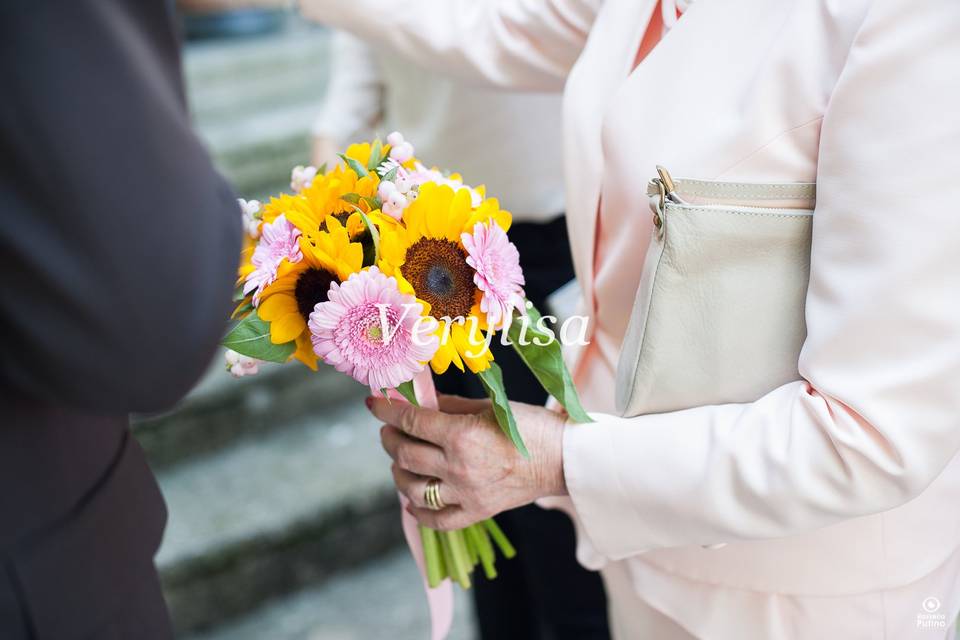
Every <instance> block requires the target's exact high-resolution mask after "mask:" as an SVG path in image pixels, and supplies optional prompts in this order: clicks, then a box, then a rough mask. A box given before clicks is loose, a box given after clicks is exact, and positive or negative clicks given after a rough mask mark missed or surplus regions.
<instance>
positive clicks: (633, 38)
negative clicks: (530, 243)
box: [303, 0, 960, 639]
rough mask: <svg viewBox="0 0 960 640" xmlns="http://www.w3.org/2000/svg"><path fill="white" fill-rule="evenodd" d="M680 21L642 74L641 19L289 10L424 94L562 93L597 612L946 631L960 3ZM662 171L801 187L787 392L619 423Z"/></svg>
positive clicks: (644, 18)
mask: <svg viewBox="0 0 960 640" xmlns="http://www.w3.org/2000/svg"><path fill="white" fill-rule="evenodd" d="M686 4H689V8H688V9H687V10H686V11H685V13H684V15H683V16H682V18H680V20H679V21H677V22H676V24H671V23H672V21H671V20H669V19H668V20H667V26H669V27H670V28H669V30H668V31H667V32H666V34H665V35H664V36H663V37H662V39H659V42H656V40H657V38H654V43H655V44H656V46H654V47H653V48H652V50H651V51H650V52H649V54H648V55H646V57H642V56H639V57H642V60H640V61H639V64H638V65H636V66H635V64H636V62H637V58H638V51H639V49H640V43H641V40H642V39H643V37H644V34H645V33H650V31H649V30H650V29H656V31H655V32H654V35H655V36H659V35H660V30H661V29H662V28H663V27H662V26H661V22H662V19H661V17H660V16H661V11H660V8H659V5H658V3H657V2H656V1H655V0H608V1H607V2H603V3H601V2H599V1H591V0H543V1H541V2H535V1H534V0H489V1H477V0H402V1H400V2H397V1H395V0H304V1H303V7H304V10H305V12H306V13H307V14H308V15H309V16H311V17H314V18H316V19H317V20H319V21H322V22H326V23H330V24H334V25H335V26H340V27H343V28H346V29H349V30H351V31H354V32H356V33H357V34H359V35H361V36H363V37H365V38H367V39H369V40H370V41H372V42H376V43H379V44H380V45H382V46H386V47H390V48H393V49H394V50H396V51H398V52H400V53H401V54H402V55H404V56H408V57H410V58H412V59H415V60H416V61H417V62H418V63H420V64H422V65H424V66H431V67H433V68H435V69H437V70H438V71H440V72H446V73H452V74H459V75H462V76H463V77H465V78H468V79H474V80H476V81H482V82H486V83H493V84H496V85H500V86H503V87H509V88H518V89H536V90H544V89H554V90H557V91H560V90H563V91H564V94H565V102H564V107H565V113H564V119H565V127H564V133H563V153H564V161H565V176H566V190H567V191H566V195H567V207H568V209H567V210H568V216H567V220H568V224H569V228H570V237H571V244H572V247H571V248H572V251H573V255H574V258H575V263H576V269H577V275H578V278H579V281H580V284H581V286H582V289H583V292H584V303H583V311H584V312H585V313H586V314H588V315H589V316H590V317H591V326H590V337H591V340H592V343H591V345H590V346H589V347H587V348H586V349H584V350H583V351H582V352H581V353H580V354H578V357H577V365H576V382H577V385H578V387H579V388H580V390H581V393H582V395H583V398H584V400H585V403H586V405H587V407H588V408H589V409H591V410H592V411H594V412H595V414H594V415H595V417H596V418H597V422H596V423H595V424H589V425H573V426H570V427H569V428H568V430H567V432H566V433H565V437H564V470H565V474H566V479H567V484H568V487H569V492H570V497H571V499H572V503H573V507H574V512H575V515H576V518H577V521H578V527H579V530H580V533H581V548H580V550H579V552H580V557H581V560H582V561H584V562H585V563H587V564H588V565H589V566H592V567H596V568H600V567H605V569H604V572H605V574H608V573H609V574H610V575H612V573H611V572H616V573H617V575H618V576H624V575H625V576H626V579H625V580H620V581H618V582H616V586H615V588H613V589H612V591H611V593H610V598H611V601H612V604H613V609H614V612H615V614H616V612H617V611H620V612H621V614H620V618H619V619H618V622H617V625H618V627H619V628H620V629H621V631H620V632H618V635H619V636H620V637H631V632H630V627H629V622H628V617H629V616H628V615H627V614H626V613H623V612H625V611H628V610H629V609H630V602H631V599H637V600H636V602H643V603H644V604H645V605H648V606H651V607H653V608H654V609H656V610H658V611H660V612H662V613H663V614H665V615H666V616H668V617H669V618H670V619H671V620H674V621H675V622H676V623H677V624H678V625H679V626H680V627H682V628H683V629H685V630H687V631H688V632H689V633H691V634H693V635H695V636H698V637H721V638H725V637H736V638H753V637H756V638H764V639H768V638H780V637H784V638H795V637H803V638H807V637H810V638H822V637H838V638H840V637H842V638H861V637H862V638H880V637H889V638H908V637H914V636H913V635H912V634H915V633H918V630H917V628H916V624H917V618H916V616H917V615H918V614H920V613H922V612H923V610H922V609H921V603H922V602H923V601H924V599H925V598H927V597H930V596H932V597H935V598H937V600H938V602H939V603H940V608H939V612H940V613H941V614H944V615H945V616H946V617H947V619H948V620H950V621H951V622H952V619H953V617H955V616H956V614H957V611H958V609H960V578H958V575H957V573H958V553H957V550H958V547H960V461H958V459H957V456H956V454H957V451H958V449H960V3H958V2H957V1H956V0H929V1H926V2H910V1H908V0H697V1H696V2H692V3H686ZM668 8H670V7H668ZM464 153H469V150H466V149H465V150H464ZM656 164H662V165H665V166H667V167H668V168H669V169H670V171H671V172H672V173H673V174H674V175H675V176H683V177H688V178H702V179H722V180H736V181H777V182H785V181H809V182H812V181H816V182H817V187H818V201H817V207H816V212H815V217H814V228H813V250H812V260H811V277H810V288H809V293H808V298H807V311H806V313H807V317H806V321H807V327H808V337H807V339H806V342H805V344H804V346H803V350H802V354H801V356H800V361H799V371H800V372H801V375H802V378H803V379H802V380H798V381H796V382H793V383H790V384H786V385H784V386H782V387H780V388H778V389H775V390H774V391H772V392H770V393H769V394H768V395H766V396H764V397H762V398H760V399H758V400H757V401H755V402H752V403H749V404H737V405H724V406H705V407H697V408H692V409H689V410H685V411H678V412H674V413H666V414H659V415H647V416H641V417H637V418H632V419H622V418H618V417H616V416H615V415H613V412H614V402H613V389H614V384H613V381H614V373H615V369H616V363H617V357H618V355H619V353H618V352H619V348H620V344H621V341H622V339H623V336H624V332H625V329H626V324H627V321H628V318H629V313H630V307H631V305H632V303H633V299H634V293H635V291H636V288H637V285H638V283H639V281H640V276H641V269H642V265H643V261H644V252H645V250H646V247H647V243H648V240H649V237H650V233H651V216H650V212H649V209H648V205H647V201H646V198H645V197H644V186H645V183H646V181H647V180H648V179H649V178H650V177H652V176H653V174H654V165H656ZM467 178H468V179H469V176H467ZM563 250H564V249H563V248H561V247H558V248H557V251H563ZM762 321H763V318H757V322H762ZM691 339H693V340H695V339H696V336H692V337H691ZM609 585H614V582H613V581H612V580H609V581H608V586H609ZM624 585H626V586H624ZM927 591H931V592H929V593H928V592H927ZM934 591H935V592H934ZM734 629H736V633H734V631H733V630H734ZM917 637H937V636H936V635H933V636H930V635H921V636H917Z"/></svg>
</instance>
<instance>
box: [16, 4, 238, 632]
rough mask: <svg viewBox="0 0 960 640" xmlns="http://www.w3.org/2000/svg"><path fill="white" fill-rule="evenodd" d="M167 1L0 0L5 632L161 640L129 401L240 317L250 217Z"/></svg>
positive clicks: (195, 356)
mask: <svg viewBox="0 0 960 640" xmlns="http://www.w3.org/2000/svg"><path fill="white" fill-rule="evenodd" d="M179 50H180V43H179V41H178V39H177V37H176V34H175V30H174V23H173V15H172V7H171V6H170V4H169V3H167V2H133V1H130V0H96V1H94V0H72V1H70V2H53V1H48V0H5V1H4V2H3V3H0V86H2V87H3V100H0V222H2V224H0V255H2V256H3V276H2V284H0V327H2V333H3V341H2V346H0V407H2V409H0V411H2V414H0V638H3V640H27V639H31V640H32V639H42V638H56V639H57V640H70V639H79V638H85V639H90V640H104V639H112V638H113V639H118V640H119V639H124V640H125V639H128V638H136V639H137V640H169V639H171V638H172V637H173V630H172V628H171V624H170V618H169V615H168V613H167V609H166V606H165V604H164V600H163V596H162V594H161V591H160V582H159V580H158V577H157V571H156V568H155V567H154V563H153V557H154V554H155V553H156V550H157V547H158V546H159V544H160V539H161V537H162V535H163V530H164V525H165V522H166V507H165V505H164V501H163V497H162V496H161V494H160V491H159V488H158V487H157V483H156V480H155V478H154V476H153V474H152V473H151V471H150V468H149V466H148V465H147V461H146V458H145V456H144V453H143V451H142V450H141V449H140V447H139V446H138V445H137V443H136V441H135V440H134V438H133V437H132V436H131V434H130V430H129V424H128V423H129V421H128V414H129V413H131V412H153V411H159V410H162V409H165V408H167V407H170V406H171V405H172V404H173V403H175V402H176V401H177V400H179V399H180V397H181V396H183V395H184V394H185V393H186V392H187V390H188V389H190V388H191V387H192V386H193V385H194V383H195V382H196V381H197V379H198V378H199V377H200V375H201V374H202V373H203V372H204V371H205V369H206V368H207V366H208V364H209V363H210V359H211V356H212V355H213V353H214V350H215V348H216V346H217V342H218V341H219V339H220V337H221V335H222V332H223V330H224V329H225V327H226V320H227V317H228V316H229V313H230V307H231V296H232V293H233V283H234V280H235V277H236V268H237V264H238V262H239V259H240V240H241V233H240V229H241V215H240V210H239V207H238V206H237V202H236V200H235V198H234V196H233V194H232V193H231V190H230V189H229V188H228V186H227V184H226V183H225V182H224V180H223V179H222V178H221V177H220V176H219V175H218V174H217V172H216V171H215V170H214V168H213V166H212V164H211V162H210V158H209V157H208V155H207V153H206V151H205V150H204V148H203V146H202V145H201V144H200V142H199V141H198V140H197V138H196V136H195V135H194V133H193V132H192V131H191V128H190V122H189V117H188V114H187V108H186V103H185V98H184V91H183V85H182V78H181V74H180V54H179Z"/></svg>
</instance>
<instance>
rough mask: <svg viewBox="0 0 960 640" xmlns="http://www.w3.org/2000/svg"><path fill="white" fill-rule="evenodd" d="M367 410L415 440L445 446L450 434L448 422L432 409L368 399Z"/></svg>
mask: <svg viewBox="0 0 960 640" xmlns="http://www.w3.org/2000/svg"><path fill="white" fill-rule="evenodd" d="M367 408H369V409H370V412H371V413H372V414H373V415H375V416H377V417H378V418H379V419H380V420H381V421H383V422H385V423H386V424H390V425H393V426H395V427H398V428H399V429H401V430H402V431H404V432H405V433H408V434H410V435H411V436H413V437H414V438H418V439H420V440H426V441H427V442H432V443H433V444H435V445H438V446H441V447H442V446H443V445H444V443H445V442H446V438H447V434H448V433H449V432H450V430H449V427H450V425H449V424H448V422H449V421H448V420H443V418H444V416H443V414H442V413H440V412H438V411H434V410H432V409H423V408H421V407H416V406H414V405H412V404H409V403H406V402H390V401H389V400H386V399H384V398H376V397H373V396H371V397H369V398H367Z"/></svg>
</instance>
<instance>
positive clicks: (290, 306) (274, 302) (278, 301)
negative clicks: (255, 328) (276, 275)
mask: <svg viewBox="0 0 960 640" xmlns="http://www.w3.org/2000/svg"><path fill="white" fill-rule="evenodd" d="M296 311H297V300H296V298H294V297H293V296H292V295H285V294H282V293H281V294H277V295H272V296H269V297H267V298H264V299H263V300H262V301H261V302H260V306H259V307H257V315H258V316H260V318H261V319H262V320H265V321H266V322H273V321H274V320H276V319H278V318H280V317H282V316H285V315H288V314H290V313H295V312H296Z"/></svg>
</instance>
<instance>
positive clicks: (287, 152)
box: [184, 16, 329, 199]
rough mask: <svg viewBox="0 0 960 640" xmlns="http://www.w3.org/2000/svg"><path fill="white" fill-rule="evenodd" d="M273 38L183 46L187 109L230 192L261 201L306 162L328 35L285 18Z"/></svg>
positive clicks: (319, 98) (284, 186) (321, 86)
mask: <svg viewBox="0 0 960 640" xmlns="http://www.w3.org/2000/svg"><path fill="white" fill-rule="evenodd" d="M287 22H288V24H287V27H286V28H285V29H284V30H282V31H280V32H277V33H273V34H269V35H264V36H260V37H251V38H236V39H224V40H213V41H202V42H195V43H190V44H188V45H187V47H186V48H185V52H184V72H185V75H186V79H187V91H188V94H189V99H190V105H191V111H192V113H193V116H194V121H195V123H196V126H197V129H198V131H199V133H200V136H201V137H202V138H203V139H204V141H205V142H206V143H207V145H208V147H209V148H210V150H211V153H212V155H213V158H214V161H215V162H216V164H217V166H218V167H219V168H220V169H221V171H223V173H224V174H225V175H226V176H227V178H228V179H229V180H230V181H231V182H232V183H233V184H234V186H235V187H236V189H237V192H238V193H240V194H241V195H242V196H244V197H246V198H260V199H263V198H265V197H266V196H268V195H270V194H274V193H276V192H278V191H280V190H283V189H288V188H289V180H290V169H291V168H292V167H294V166H296V165H298V164H305V163H307V162H308V161H309V157H310V155H309V154H310V125H311V123H312V122H313V119H314V118H315V117H316V115H317V112H318V110H319V108H320V105H321V104H322V101H323V97H324V94H325V92H326V84H327V77H328V75H329V74H328V67H327V64H326V62H325V61H326V57H327V52H328V46H329V31H327V30H326V29H323V28H320V27H317V26H315V25H310V24H307V23H305V22H304V21H303V20H301V19H299V18H296V17H293V16H291V17H290V18H289V19H288V21H287Z"/></svg>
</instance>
